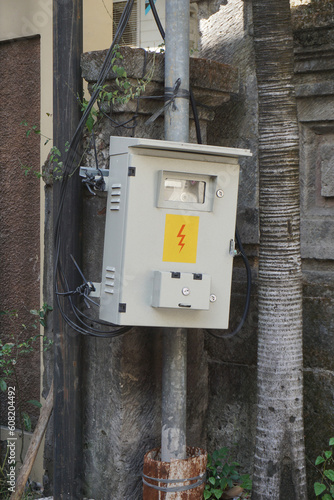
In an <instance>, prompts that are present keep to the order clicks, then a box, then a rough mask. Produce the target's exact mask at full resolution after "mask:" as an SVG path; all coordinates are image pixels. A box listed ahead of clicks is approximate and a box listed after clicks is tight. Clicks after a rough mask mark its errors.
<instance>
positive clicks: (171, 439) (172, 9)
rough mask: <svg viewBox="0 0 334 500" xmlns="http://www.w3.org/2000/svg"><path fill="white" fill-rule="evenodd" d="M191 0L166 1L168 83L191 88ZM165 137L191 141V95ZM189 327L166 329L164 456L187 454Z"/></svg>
mask: <svg viewBox="0 0 334 500" xmlns="http://www.w3.org/2000/svg"><path fill="white" fill-rule="evenodd" d="M189 12H190V4H189V0H168V1H167V2H166V37H165V48H166V53H165V87H166V89H167V93H169V92H173V89H174V88H175V85H176V82H177V80H178V79H180V87H179V91H180V90H181V92H182V91H189ZM165 140H166V141H179V142H188V141H189V99H188V98H185V97H177V98H176V99H175V101H174V102H172V103H171V104H170V105H169V106H168V107H167V110H166V111H165ZM186 403H187V331H186V330H185V329H183V328H178V329H167V328H166V329H165V330H164V342H163V372H162V434H161V460H162V461H163V462H170V460H171V459H172V458H174V459H185V458H186Z"/></svg>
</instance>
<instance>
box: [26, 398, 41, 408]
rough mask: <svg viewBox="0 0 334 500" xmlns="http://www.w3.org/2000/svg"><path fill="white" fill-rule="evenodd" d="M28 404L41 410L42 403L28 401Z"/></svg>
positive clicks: (34, 400) (33, 400) (32, 400)
mask: <svg viewBox="0 0 334 500" xmlns="http://www.w3.org/2000/svg"><path fill="white" fill-rule="evenodd" d="M28 403H30V404H31V405H34V406H37V408H42V403H40V402H39V401H37V400H36V399H30V401H28Z"/></svg>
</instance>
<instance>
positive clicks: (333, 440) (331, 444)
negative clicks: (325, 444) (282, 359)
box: [329, 437, 334, 446]
mask: <svg viewBox="0 0 334 500" xmlns="http://www.w3.org/2000/svg"><path fill="white" fill-rule="evenodd" d="M329 446H334V437H333V438H330V440H329Z"/></svg>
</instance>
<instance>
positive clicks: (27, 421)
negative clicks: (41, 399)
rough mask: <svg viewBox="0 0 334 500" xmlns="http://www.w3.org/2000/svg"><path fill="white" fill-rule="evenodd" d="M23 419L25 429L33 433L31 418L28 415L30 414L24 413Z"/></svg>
mask: <svg viewBox="0 0 334 500" xmlns="http://www.w3.org/2000/svg"><path fill="white" fill-rule="evenodd" d="M22 417H23V423H24V427H25V429H26V430H27V431H28V432H30V431H31V420H30V417H29V415H28V413H26V412H25V411H24V412H23V413H22Z"/></svg>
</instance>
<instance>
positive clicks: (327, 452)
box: [325, 451, 333, 460]
mask: <svg viewBox="0 0 334 500" xmlns="http://www.w3.org/2000/svg"><path fill="white" fill-rule="evenodd" d="M332 454H333V452H331V451H325V457H326V458H327V460H328V459H329V458H331V456H332Z"/></svg>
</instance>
